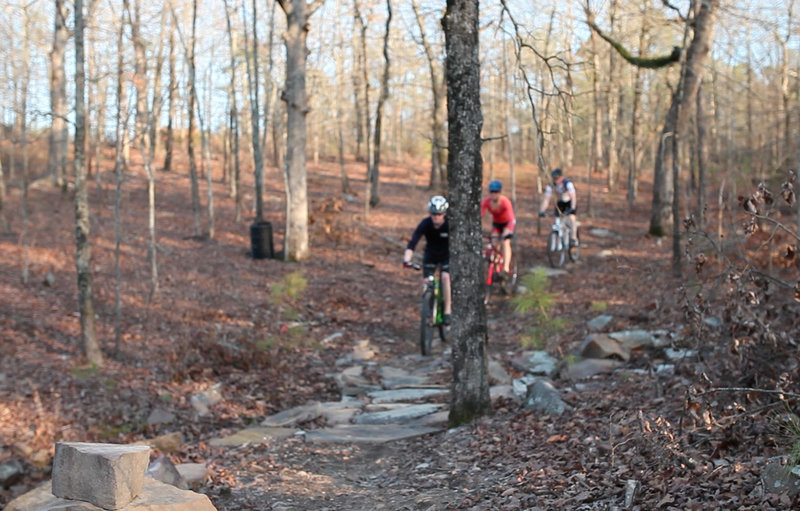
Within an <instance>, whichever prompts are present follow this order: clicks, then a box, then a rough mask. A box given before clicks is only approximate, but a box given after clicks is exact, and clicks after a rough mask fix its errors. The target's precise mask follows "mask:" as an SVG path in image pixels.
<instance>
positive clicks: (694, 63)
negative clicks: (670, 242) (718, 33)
mask: <svg viewBox="0 0 800 511" xmlns="http://www.w3.org/2000/svg"><path fill="white" fill-rule="evenodd" d="M718 3H719V2H718V0H707V1H703V2H701V5H700V9H699V11H698V13H697V15H696V16H695V17H694V21H693V26H694V36H693V37H692V42H691V43H690V44H689V48H688V49H687V54H686V60H685V62H684V64H683V65H684V66H685V70H684V71H683V75H684V77H685V79H684V80H683V83H682V85H681V86H680V87H678V90H676V91H675V93H674V94H673V96H672V103H671V105H670V107H669V111H668V112H667V117H666V119H665V121H664V127H663V128H662V130H661V137H660V139H659V145H658V151H657V153H656V162H655V166H654V169H653V202H652V210H651V216H650V229H649V233H650V234H651V235H653V236H664V235H666V234H667V233H668V232H669V231H670V227H671V226H672V222H673V218H672V199H673V197H672V194H673V185H672V180H671V179H670V177H671V175H670V169H671V168H672V158H673V156H672V155H673V150H672V144H675V143H677V140H676V139H675V133H676V131H677V130H678V128H679V124H681V123H682V122H683V120H684V117H685V112H686V111H687V110H688V108H687V107H688V105H691V104H692V103H693V102H694V98H695V94H697V89H698V86H699V83H700V80H701V79H702V74H703V70H704V65H705V60H706V57H707V56H708V53H709V50H710V46H711V41H712V40H713V35H714V23H715V15H716V9H717V6H718ZM679 113H681V115H680V116H679Z"/></svg>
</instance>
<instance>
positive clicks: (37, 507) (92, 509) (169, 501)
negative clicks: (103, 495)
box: [5, 477, 216, 511]
mask: <svg viewBox="0 0 800 511" xmlns="http://www.w3.org/2000/svg"><path fill="white" fill-rule="evenodd" d="M102 509H103V508H100V507H97V506H95V505H92V504H90V503H88V502H81V501H79V500H70V499H63V498H59V497H56V496H55V495H53V493H52V486H51V482H50V481H48V482H46V483H44V484H42V485H40V486H38V487H36V488H34V489H33V490H31V491H29V492H28V493H26V494H24V495H21V496H19V497H17V498H16V499H14V500H12V501H11V502H9V503H8V505H7V506H6V508H5V511H102ZM124 511H216V508H215V507H214V505H213V504H211V501H210V500H209V498H208V497H207V496H205V495H202V494H200V493H195V492H192V491H189V490H180V489H178V488H175V487H174V486H170V485H168V484H164V483H162V482H159V481H156V480H155V479H152V478H150V477H146V478H144V484H143V486H142V491H141V493H140V494H139V496H138V497H136V498H135V499H134V500H133V501H132V502H131V503H130V504H128V505H127V506H125V508H124Z"/></svg>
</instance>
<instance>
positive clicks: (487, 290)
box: [483, 258, 497, 305]
mask: <svg viewBox="0 0 800 511" xmlns="http://www.w3.org/2000/svg"><path fill="white" fill-rule="evenodd" d="M495 278H497V274H496V272H495V264H494V261H492V260H491V259H489V258H485V259H484V260H483V285H484V294H483V303H484V305H485V304H487V303H489V296H490V295H491V294H492V284H494V280H495Z"/></svg>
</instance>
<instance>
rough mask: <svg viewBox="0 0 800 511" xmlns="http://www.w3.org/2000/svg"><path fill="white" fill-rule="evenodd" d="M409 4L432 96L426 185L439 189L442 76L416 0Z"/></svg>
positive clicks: (441, 176)
mask: <svg viewBox="0 0 800 511" xmlns="http://www.w3.org/2000/svg"><path fill="white" fill-rule="evenodd" d="M411 6H412V8H413V9H414V15H415V17H416V19H417V25H418V26H419V32H420V38H421V44H422V49H423V50H424V51H425V58H426V60H427V62H428V70H429V72H430V77H431V95H432V97H433V107H432V109H431V114H432V115H431V176H430V180H429V184H428V187H429V188H430V189H431V190H439V189H441V188H442V187H443V186H446V185H447V177H446V176H445V173H444V169H443V165H442V154H443V152H444V151H443V148H444V146H445V144H444V142H443V140H442V134H443V132H444V123H443V122H442V119H443V118H444V115H445V107H446V106H447V104H446V101H445V100H446V98H445V97H444V96H445V91H444V90H443V82H442V77H441V74H440V70H439V68H438V66H437V64H438V59H437V57H436V55H435V54H434V51H433V48H432V47H431V44H430V42H429V41H428V37H427V34H426V32H425V24H424V20H423V18H422V14H421V13H420V9H419V5H418V0H413V1H412V2H411Z"/></svg>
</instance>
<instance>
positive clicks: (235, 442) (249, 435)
mask: <svg viewBox="0 0 800 511" xmlns="http://www.w3.org/2000/svg"><path fill="white" fill-rule="evenodd" d="M296 431H297V430H296V429H294V428H270V427H261V428H247V429H243V430H241V431H239V432H238V433H234V434H232V435H229V436H226V437H222V438H214V439H212V440H211V441H210V442H209V443H210V444H211V445H212V446H214V447H238V446H240V445H244V444H263V443H267V442H269V441H272V440H280V439H283V438H288V437H290V436H292V435H294V434H295V432H296Z"/></svg>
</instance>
